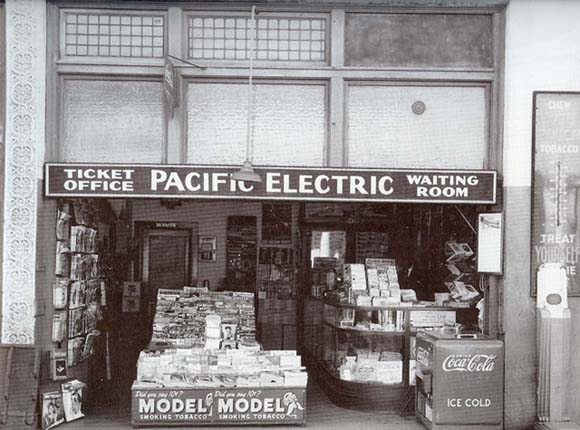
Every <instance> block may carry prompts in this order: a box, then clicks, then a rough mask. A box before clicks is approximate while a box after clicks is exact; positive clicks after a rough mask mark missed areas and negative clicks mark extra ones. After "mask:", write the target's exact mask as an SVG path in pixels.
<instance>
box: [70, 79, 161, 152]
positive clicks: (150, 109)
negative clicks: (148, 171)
mask: <svg viewBox="0 0 580 430" xmlns="http://www.w3.org/2000/svg"><path fill="white" fill-rule="evenodd" d="M63 111H64V130H63V135H64V142H63V148H62V149H63V150H62V157H63V161H71V162H78V161H87V162H89V161H90V162H93V163H96V162H116V163H122V162H127V163H128V162H140V163H159V162H161V144H162V136H163V102H162V87H161V83H157V82H135V81H133V82H130V81H105V80H103V81H89V80H67V81H65V84H64V108H63Z"/></svg>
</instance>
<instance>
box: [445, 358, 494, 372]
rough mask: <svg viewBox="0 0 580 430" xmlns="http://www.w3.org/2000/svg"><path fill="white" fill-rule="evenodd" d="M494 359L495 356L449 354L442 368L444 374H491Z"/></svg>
mask: <svg viewBox="0 0 580 430" xmlns="http://www.w3.org/2000/svg"><path fill="white" fill-rule="evenodd" d="M496 358H497V355H495V354H489V355H488V354H451V355H448V356H447V358H445V360H443V366H442V367H443V370H444V371H445V372H491V371H493V369H494V368H495V359H496Z"/></svg>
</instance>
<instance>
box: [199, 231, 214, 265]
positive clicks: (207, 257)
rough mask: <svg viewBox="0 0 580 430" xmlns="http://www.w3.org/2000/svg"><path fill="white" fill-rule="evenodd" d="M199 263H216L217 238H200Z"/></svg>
mask: <svg viewBox="0 0 580 430" xmlns="http://www.w3.org/2000/svg"><path fill="white" fill-rule="evenodd" d="M197 255H198V256H199V257H198V258H199V261H204V262H210V263H215V261H216V259H217V238H216V237H215V236H199V249H198V252H197Z"/></svg>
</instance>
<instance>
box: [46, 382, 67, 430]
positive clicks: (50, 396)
mask: <svg viewBox="0 0 580 430" xmlns="http://www.w3.org/2000/svg"><path fill="white" fill-rule="evenodd" d="M63 422H64V408H63V399H62V393H60V392H58V391H51V392H49V393H43V394H42V428H43V429H51V428H54V427H56V426H58V425H59V424H62V423H63Z"/></svg>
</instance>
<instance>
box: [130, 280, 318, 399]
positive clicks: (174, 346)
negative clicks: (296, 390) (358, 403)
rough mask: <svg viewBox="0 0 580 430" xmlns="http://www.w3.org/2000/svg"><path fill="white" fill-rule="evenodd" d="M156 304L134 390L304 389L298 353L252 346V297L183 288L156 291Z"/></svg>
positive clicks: (253, 339) (253, 330) (303, 373)
mask: <svg viewBox="0 0 580 430" xmlns="http://www.w3.org/2000/svg"><path fill="white" fill-rule="evenodd" d="M157 301H158V303H157V311H156V314H155V319H154V322H153V335H152V339H151V342H150V348H149V350H146V351H142V352H141V354H140V356H139V361H138V365H137V368H138V370H137V381H136V382H135V385H134V388H137V387H145V386H149V387H157V388H159V387H204V388H208V387H213V388H216V387H257V386H258V387H266V386H294V387H297V386H299V387H305V386H306V383H307V373H306V372H305V371H304V368H303V367H302V364H301V357H300V356H299V355H297V354H296V351H293V350H284V351H281V350H280V351H278V350H273V351H262V350H261V346H260V344H259V343H258V342H256V339H255V315H254V294H252V293H241V292H210V291H208V290H207V289H204V288H190V287H184V289H183V291H176V290H165V289H160V290H159V292H158V296H157Z"/></svg>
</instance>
